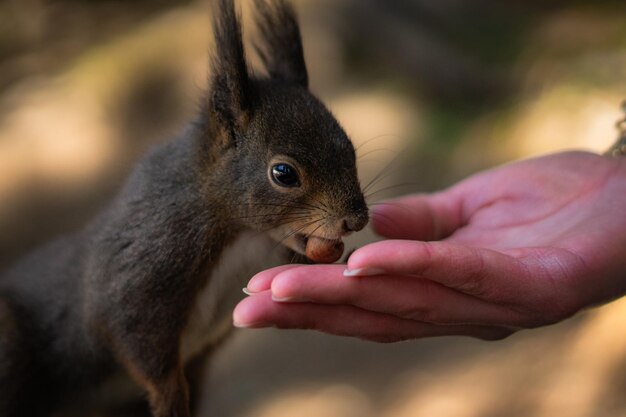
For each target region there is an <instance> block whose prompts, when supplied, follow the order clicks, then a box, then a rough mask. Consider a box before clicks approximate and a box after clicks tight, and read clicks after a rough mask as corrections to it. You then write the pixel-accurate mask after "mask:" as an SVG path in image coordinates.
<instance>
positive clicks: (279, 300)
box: [272, 295, 302, 303]
mask: <svg viewBox="0 0 626 417" xmlns="http://www.w3.org/2000/svg"><path fill="white" fill-rule="evenodd" d="M272 301H276V302H277V303H298V302H302V300H299V299H297V298H295V297H276V296H274V295H272Z"/></svg>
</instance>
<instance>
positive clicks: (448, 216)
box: [371, 191, 463, 240]
mask: <svg viewBox="0 0 626 417" xmlns="http://www.w3.org/2000/svg"><path fill="white" fill-rule="evenodd" d="M371 221H372V227H373V228H374V231H376V233H378V234H379V235H381V236H384V237H386V238H390V239H411V240H440V239H443V238H445V237H447V236H449V235H450V234H452V232H454V231H455V230H456V229H458V228H459V227H461V226H462V224H463V222H462V204H461V199H460V198H459V197H458V194H457V193H452V192H451V191H443V192H439V193H434V194H417V195H410V196H405V197H400V198H396V199H393V200H387V201H384V202H382V203H378V204H377V205H376V206H374V207H373V208H372V215H371Z"/></svg>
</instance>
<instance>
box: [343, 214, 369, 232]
mask: <svg viewBox="0 0 626 417" xmlns="http://www.w3.org/2000/svg"><path fill="white" fill-rule="evenodd" d="M368 221H369V215H368V213H367V210H365V211H361V212H358V213H355V214H351V215H349V216H346V217H345V218H344V219H343V222H342V229H343V232H344V233H350V232H358V231H359V230H361V229H363V228H364V227H365V225H367V222H368Z"/></svg>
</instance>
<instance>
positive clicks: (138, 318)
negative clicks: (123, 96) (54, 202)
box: [0, 0, 368, 417]
mask: <svg viewBox="0 0 626 417" xmlns="http://www.w3.org/2000/svg"><path fill="white" fill-rule="evenodd" d="M256 3H257V10H258V16H257V23H258V25H259V28H260V31H261V35H262V36H261V38H262V40H263V44H262V45H257V48H258V49H259V55H260V56H261V58H262V61H263V63H264V65H265V67H266V70H267V73H268V76H267V77H262V78H256V77H252V76H250V74H249V73H248V69H247V64H246V61H245V57H244V52H243V45H242V40H241V27H240V24H239V21H238V18H237V16H236V14H235V10H234V4H233V1H232V0H220V1H219V4H218V6H219V7H218V9H217V11H216V13H215V14H214V35H215V38H216V55H215V57H214V58H213V72H212V76H211V85H210V89H209V92H208V95H207V97H206V100H205V101H204V103H203V105H202V106H201V109H200V112H199V115H198V117H197V119H196V120H195V121H193V122H192V123H190V125H189V127H188V128H187V129H186V130H185V131H184V132H183V133H182V134H181V135H180V136H179V137H178V138H176V139H174V140H173V141H171V142H169V143H167V144H164V145H161V146H159V147H157V148H156V149H154V150H153V151H151V152H150V153H149V154H148V155H146V156H145V157H144V158H143V159H142V160H141V161H139V163H138V164H137V166H136V168H135V169H134V171H133V172H132V174H131V175H130V177H129V179H128V181H127V183H126V185H125V186H124V187H123V189H122V190H121V192H120V193H119V195H118V196H117V197H116V198H115V199H114V201H113V202H112V203H111V204H110V205H109V206H108V207H107V208H106V209H105V210H103V211H102V213H100V215H99V216H98V217H97V218H96V219H95V220H94V221H93V222H92V223H91V224H90V225H89V226H87V227H86V228H85V229H84V230H82V231H80V232H78V233H76V234H74V235H71V236H67V237H63V238H60V239H58V240H56V241H54V242H52V243H50V244H48V245H46V246H45V247H43V248H41V249H39V250H37V251H35V252H33V253H31V254H30V255H28V256H27V257H26V258H24V259H23V260H22V261H21V262H20V263H18V264H17V265H16V266H15V267H14V268H13V269H11V270H9V271H8V272H7V273H6V274H5V275H4V276H3V277H2V278H1V279H0V392H2V395H1V396H0V416H11V417H14V416H15V417H22V416H23V417H26V416H28V417H38V416H48V415H52V414H53V413H54V412H55V411H56V410H64V412H66V413H68V414H67V415H70V416H71V415H84V414H87V413H88V412H90V411H92V409H93V408H102V409H107V410H108V412H110V413H113V414H114V415H121V414H122V411H121V410H123V408H119V409H118V408H115V407H117V404H115V403H116V402H122V403H125V402H128V401H127V400H128V398H131V399H132V398H135V399H136V400H135V404H134V406H135V407H136V411H137V413H136V414H133V415H152V416H154V417H174V416H176V417H186V416H189V415H190V403H192V402H193V401H192V400H193V398H191V399H190V395H191V396H192V397H193V394H194V392H193V390H195V389H196V388H195V385H196V384H195V380H198V379H199V376H200V375H199V370H200V369H201V368H202V367H201V366H200V364H201V363H202V361H203V360H204V358H206V357H207V353H208V351H209V350H211V349H212V348H214V347H215V346H216V345H217V344H219V341H220V340H221V339H223V338H224V337H225V335H227V334H228V333H229V330H230V328H231V327H232V326H231V324H230V314H231V311H232V308H233V306H234V304H235V303H236V302H237V300H238V299H239V297H240V296H241V292H240V289H241V287H242V286H243V285H242V283H243V282H244V280H245V279H246V278H248V277H250V276H251V275H252V274H254V273H255V272H257V271H260V270H262V269H265V268H268V267H271V266H275V265H279V264H283V263H287V262H289V261H292V260H306V258H305V255H306V254H307V253H315V255H312V256H313V258H312V259H309V261H313V262H315V261H322V260H324V261H334V260H336V259H337V257H338V256H340V253H339V254H337V252H338V251H337V248H338V247H341V248H342V246H341V245H340V242H341V238H342V237H343V236H345V235H346V234H348V233H350V232H352V231H357V230H360V229H362V228H363V227H364V226H365V224H366V223H367V221H368V213H367V206H366V205H365V201H364V198H363V195H362V192H361V189H360V186H359V182H358V178H357V175H356V163H355V152H354V148H353V147H352V144H351V143H350V141H349V139H348V137H347V136H346V134H345V132H344V131H343V130H342V129H341V127H340V126H339V124H338V123H337V122H336V120H335V119H334V117H333V116H332V115H331V114H330V112H329V111H328V110H327V109H326V108H325V107H324V105H323V104H322V103H321V102H320V101H319V100H318V99H316V98H315V97H314V96H313V95H312V94H311V93H310V92H309V91H308V77H307V73H306V67H305V65H304V56H303V53H302V45H301V40H300V32H299V29H298V25H297V22H296V19H295V14H294V12H293V10H292V8H291V7H290V6H289V5H288V4H287V3H285V2H284V1H282V0H276V1H275V2H273V3H270V2H269V1H265V0H257V2H256ZM310 241H314V242H315V248H316V249H318V250H316V251H310V250H309V251H307V245H308V246H311V245H309V242H310ZM320 248H321V250H319V249H320ZM325 249H327V250H326V253H325V254H324V253H323V252H324V250H325ZM318 252H321V254H320V255H317V253H318ZM329 254H330V255H329ZM310 256H311V255H310ZM318 256H319V257H318ZM316 257H317V258H316ZM190 383H191V385H192V387H191V388H192V392H191V394H190V387H189V385H190ZM146 397H147V401H145V398H146ZM191 405H193V404H191ZM124 406H126V405H124ZM120 407H122V406H120ZM65 410H68V411H65ZM77 410H79V411H77ZM72 413H74V414H72Z"/></svg>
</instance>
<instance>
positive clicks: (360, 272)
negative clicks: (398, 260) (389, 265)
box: [343, 268, 385, 277]
mask: <svg viewBox="0 0 626 417" xmlns="http://www.w3.org/2000/svg"><path fill="white" fill-rule="evenodd" d="M384 273H385V271H384V270H382V269H380V268H355V269H348V268H346V269H344V271H343V276H344V277H369V276H372V275H382V274H384Z"/></svg>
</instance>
